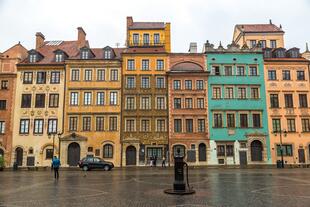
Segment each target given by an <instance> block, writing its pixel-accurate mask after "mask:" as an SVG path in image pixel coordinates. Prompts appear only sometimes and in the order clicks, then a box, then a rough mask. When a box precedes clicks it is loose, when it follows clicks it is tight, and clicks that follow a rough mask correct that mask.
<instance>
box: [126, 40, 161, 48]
mask: <svg viewBox="0 0 310 207" xmlns="http://www.w3.org/2000/svg"><path fill="white" fill-rule="evenodd" d="M128 43H129V44H128V45H129V47H149V46H164V45H165V42H164V41H159V42H154V41H150V42H144V41H129V42H128Z"/></svg>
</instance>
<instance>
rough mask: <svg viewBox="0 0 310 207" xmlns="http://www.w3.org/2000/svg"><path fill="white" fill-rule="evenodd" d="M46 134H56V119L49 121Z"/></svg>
mask: <svg viewBox="0 0 310 207" xmlns="http://www.w3.org/2000/svg"><path fill="white" fill-rule="evenodd" d="M47 133H52V134H56V133H57V119H49V120H48V127H47Z"/></svg>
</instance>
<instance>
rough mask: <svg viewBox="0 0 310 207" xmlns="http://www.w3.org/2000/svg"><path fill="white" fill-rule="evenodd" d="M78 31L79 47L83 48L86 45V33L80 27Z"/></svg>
mask: <svg viewBox="0 0 310 207" xmlns="http://www.w3.org/2000/svg"><path fill="white" fill-rule="evenodd" d="M77 30H78V39H77V42H78V47H79V48H81V47H84V46H85V45H86V33H85V31H84V30H83V28H82V27H78V28H77Z"/></svg>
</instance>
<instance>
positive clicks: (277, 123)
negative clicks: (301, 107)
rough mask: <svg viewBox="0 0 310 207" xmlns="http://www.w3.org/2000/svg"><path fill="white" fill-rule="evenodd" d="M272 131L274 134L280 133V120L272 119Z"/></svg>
mask: <svg viewBox="0 0 310 207" xmlns="http://www.w3.org/2000/svg"><path fill="white" fill-rule="evenodd" d="M272 130H273V132H279V131H280V130H281V122H280V119H272Z"/></svg>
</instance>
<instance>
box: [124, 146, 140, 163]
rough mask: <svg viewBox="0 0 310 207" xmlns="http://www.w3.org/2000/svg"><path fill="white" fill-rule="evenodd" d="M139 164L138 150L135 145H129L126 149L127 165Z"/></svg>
mask: <svg viewBox="0 0 310 207" xmlns="http://www.w3.org/2000/svg"><path fill="white" fill-rule="evenodd" d="M136 164H137V150H136V148H135V147H134V146H129V147H127V149H126V165H136Z"/></svg>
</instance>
